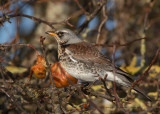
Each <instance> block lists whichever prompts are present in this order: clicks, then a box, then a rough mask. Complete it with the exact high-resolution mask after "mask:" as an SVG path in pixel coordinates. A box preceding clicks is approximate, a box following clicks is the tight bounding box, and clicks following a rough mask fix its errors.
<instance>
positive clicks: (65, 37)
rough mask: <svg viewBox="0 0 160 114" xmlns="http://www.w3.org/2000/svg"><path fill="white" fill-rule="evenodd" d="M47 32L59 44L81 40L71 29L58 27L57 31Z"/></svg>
mask: <svg viewBox="0 0 160 114" xmlns="http://www.w3.org/2000/svg"><path fill="white" fill-rule="evenodd" d="M46 33H47V34H49V35H51V36H53V37H54V38H55V39H56V40H57V42H58V44H60V45H68V44H74V43H79V42H82V40H81V39H80V38H78V36H77V35H76V34H75V33H74V32H73V31H71V30H69V29H60V30H57V31H48V32H46Z"/></svg>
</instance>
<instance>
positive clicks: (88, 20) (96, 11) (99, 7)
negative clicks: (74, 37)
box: [78, 1, 106, 33]
mask: <svg viewBox="0 0 160 114" xmlns="http://www.w3.org/2000/svg"><path fill="white" fill-rule="evenodd" d="M105 4H106V1H103V2H101V3H100V4H98V5H97V6H96V9H95V10H94V11H93V12H92V13H91V14H90V15H88V16H87V17H86V21H85V22H84V23H83V24H82V25H81V26H80V27H79V30H78V33H80V32H81V31H82V30H83V29H84V28H85V27H86V26H87V25H88V23H89V22H90V20H92V19H93V18H94V17H95V16H96V15H97V14H98V13H99V12H100V11H101V9H102V7H103V6H104V5H105Z"/></svg>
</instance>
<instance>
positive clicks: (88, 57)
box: [65, 42, 111, 65]
mask: <svg viewBox="0 0 160 114" xmlns="http://www.w3.org/2000/svg"><path fill="white" fill-rule="evenodd" d="M65 52H66V53H67V54H68V55H71V56H72V57H73V58H74V59H76V60H79V61H82V62H83V61H84V62H87V63H96V64H103V65H111V62H110V60H109V59H107V58H106V57H105V56H104V55H103V54H101V53H100V52H99V51H98V50H97V49H96V48H95V47H94V46H92V45H91V44H89V43H85V42H83V43H76V44H70V45H68V46H67V47H66V48H65Z"/></svg>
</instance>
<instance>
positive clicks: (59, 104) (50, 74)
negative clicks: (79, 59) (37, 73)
mask: <svg viewBox="0 0 160 114" xmlns="http://www.w3.org/2000/svg"><path fill="white" fill-rule="evenodd" d="M44 40H45V37H43V36H41V37H40V43H41V48H42V52H43V56H44V58H45V61H46V65H47V67H48V69H49V76H50V79H51V81H52V84H53V86H54V87H55V88H56V91H55V92H56V93H57V97H58V103H57V110H55V112H56V113H60V114H62V113H64V112H63V110H62V108H61V103H60V97H59V90H58V88H57V87H56V84H55V82H54V79H53V76H52V72H51V67H50V64H49V62H48V59H47V56H46V50H45V47H44V44H43V42H44Z"/></svg>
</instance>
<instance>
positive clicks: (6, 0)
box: [0, 0, 160, 113]
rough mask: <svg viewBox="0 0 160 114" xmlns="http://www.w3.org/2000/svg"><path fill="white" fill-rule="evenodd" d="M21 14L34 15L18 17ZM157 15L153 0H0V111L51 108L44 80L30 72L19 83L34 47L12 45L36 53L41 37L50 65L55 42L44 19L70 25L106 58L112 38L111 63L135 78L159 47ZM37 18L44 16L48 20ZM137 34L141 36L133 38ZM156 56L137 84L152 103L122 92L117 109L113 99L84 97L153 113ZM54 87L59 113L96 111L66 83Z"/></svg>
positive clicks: (106, 106) (158, 79)
mask: <svg viewBox="0 0 160 114" xmlns="http://www.w3.org/2000/svg"><path fill="white" fill-rule="evenodd" d="M99 7H100V8H99ZM98 8H99V10H98ZM96 9H97V10H98V11H97V12H96ZM21 14H25V15H29V16H33V17H36V18H38V19H37V20H35V19H33V18H28V17H24V16H20V15H21ZM159 14H160V2H159V1H158V0H0V25H1V26H0V66H1V74H0V83H1V84H0V85H1V91H0V107H1V108H0V113H9V112H11V113H18V112H19V111H21V112H32V113H33V112H37V113H42V112H45V113H46V112H54V108H53V106H54V105H53V104H54V103H55V102H54V101H53V98H54V96H55V94H52V92H53V91H54V88H49V87H48V86H47V87H48V88H45V87H46V83H45V82H46V80H47V79H37V78H35V77H34V78H33V79H31V81H30V82H29V84H28V85H27V86H26V85H25V84H26V83H28V81H27V76H28V75H29V73H30V67H31V66H33V65H34V64H35V61H36V59H37V54H36V52H35V50H34V49H32V48H30V47H29V46H24V45H23V46H21V45H15V46H13V45H14V44H17V43H22V44H31V45H32V46H34V47H35V48H36V50H37V51H39V53H42V48H41V45H40V36H44V37H47V38H46V39H45V41H44V45H45V49H46V55H47V58H48V60H49V63H50V64H54V63H55V62H56V61H58V59H57V43H56V41H55V40H54V39H53V38H50V37H49V36H47V35H46V34H45V31H49V30H52V28H51V26H49V24H51V23H53V25H52V26H53V27H54V28H56V29H59V28H69V29H72V30H73V31H74V32H76V33H77V35H79V37H80V38H82V39H83V40H84V41H86V42H90V43H93V44H95V43H96V44H102V45H103V46H97V48H98V49H99V50H100V51H101V52H102V53H103V54H104V55H106V56H107V57H108V58H110V59H112V54H113V47H112V46H111V45H113V44H114V43H116V44H117V46H116V47H117V48H116V52H115V64H116V65H117V66H121V68H122V69H123V70H125V71H127V72H129V73H131V74H132V75H134V76H133V77H132V78H133V79H138V78H139V77H140V76H141V75H142V74H143V73H144V72H145V71H146V69H147V68H148V66H149V64H150V63H151V61H152V60H153V57H154V56H155V54H156V51H157V50H158V48H160V38H159V36H160V32H159V31H160V15H159ZM38 20H44V21H46V22H48V23H49V24H46V23H44V22H42V21H41V22H40V21H38ZM140 38H142V39H141V40H137V41H135V40H136V39H140ZM129 42H130V43H129ZM123 44H124V45H123ZM125 44H126V45H125ZM157 58H158V59H156V62H155V63H154V65H152V67H151V69H150V70H149V73H148V74H147V75H145V77H144V78H143V79H142V80H141V81H140V83H138V85H139V86H140V87H142V88H144V90H145V91H146V93H148V95H149V96H150V97H151V98H152V99H153V102H148V101H145V100H143V98H142V97H138V96H137V94H132V95H129V99H127V98H128V95H127V96H126V95H125V97H127V98H125V99H122V101H121V104H122V107H123V108H122V107H118V108H117V107H116V106H115V105H113V104H114V103H111V102H109V101H108V100H106V99H104V98H102V97H96V99H95V96H94V97H93V96H87V97H88V98H90V99H91V100H92V101H94V102H95V103H96V105H97V107H99V108H100V109H101V110H102V111H103V112H105V113H117V112H121V111H122V112H124V110H126V112H128V111H129V112H141V113H146V112H151V113H152V112H154V113H158V112H159V107H160V102H159V100H160V95H159V92H160V89H159V87H160V57H159V55H158V56H157ZM2 75H3V76H5V77H3V76H2ZM9 77H10V78H11V79H13V80H14V83H13V82H12V81H10V80H11V79H10V78H9ZM4 78H5V80H6V82H4ZM6 83H7V84H6ZM107 86H108V87H109V88H111V87H112V84H110V83H107ZM7 87H8V88H9V90H8V89H7ZM14 88H16V90H15V91H13V90H14ZM92 89H93V90H94V91H96V92H100V93H103V94H104V93H105V89H104V88H102V85H96V86H93V88H92ZM60 91H61V94H60V99H61V103H62V107H63V108H62V109H63V110H65V113H80V112H86V113H87V112H88V113H90V112H92V113H99V112H98V111H97V110H95V108H94V107H93V106H92V105H91V104H87V103H88V102H87V101H86V99H85V98H82V96H81V95H77V94H79V93H78V92H76V90H75V88H74V87H72V86H69V87H68V89H60ZM117 91H118V90H117ZM120 91H121V90H120ZM19 92H22V93H19ZM120 94H121V93H120ZM36 95H37V96H36ZM68 96H70V97H68ZM119 96H120V95H119ZM7 97H9V99H7ZM46 97H47V98H46ZM139 98H140V99H139ZM51 99H52V100H51ZM75 101H76V102H75Z"/></svg>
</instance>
